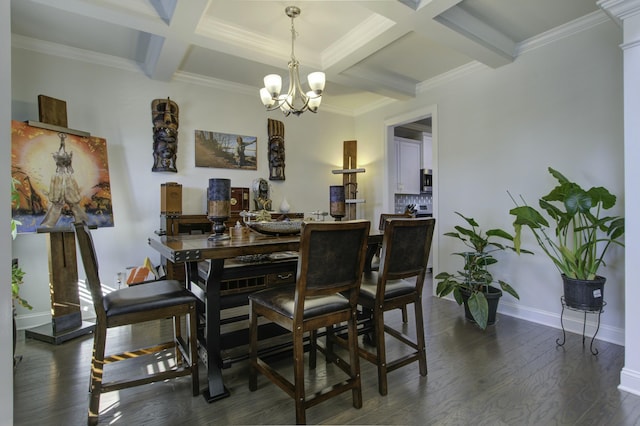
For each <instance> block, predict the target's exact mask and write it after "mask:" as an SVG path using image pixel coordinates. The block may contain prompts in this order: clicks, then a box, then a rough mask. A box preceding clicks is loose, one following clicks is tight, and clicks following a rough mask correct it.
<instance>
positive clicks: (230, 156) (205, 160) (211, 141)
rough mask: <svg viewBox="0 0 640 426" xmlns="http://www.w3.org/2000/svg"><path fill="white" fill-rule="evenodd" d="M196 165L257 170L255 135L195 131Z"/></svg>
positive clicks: (256, 141) (256, 139)
mask: <svg viewBox="0 0 640 426" xmlns="http://www.w3.org/2000/svg"><path fill="white" fill-rule="evenodd" d="M195 144H196V149H195V156H196V167H215V168H221V169H242V170H257V169H258V158H257V152H258V150H257V145H258V138H257V137H255V136H243V135H236V134H230V133H217V132H209V131H205V130H196V131H195Z"/></svg>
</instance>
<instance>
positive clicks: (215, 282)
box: [187, 259, 230, 402]
mask: <svg viewBox="0 0 640 426" xmlns="http://www.w3.org/2000/svg"><path fill="white" fill-rule="evenodd" d="M223 269H224V259H213V260H211V266H210V269H209V274H208V275H207V282H206V290H205V301H204V302H205V308H204V309H205V312H204V317H205V339H206V342H204V343H203V344H204V347H205V351H206V366H207V389H205V391H204V392H203V393H202V395H203V396H204V398H205V399H206V400H207V402H214V401H217V400H219V399H223V398H226V397H228V396H229V395H230V393H229V391H228V390H227V388H226V387H225V386H224V380H223V378H222V357H221V356H220V346H221V345H220V282H221V278H222V271H223ZM187 279H188V282H189V283H192V282H196V281H197V280H198V264H197V262H191V263H190V264H189V266H188V267H187Z"/></svg>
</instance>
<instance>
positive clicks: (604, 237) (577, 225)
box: [510, 167, 624, 311]
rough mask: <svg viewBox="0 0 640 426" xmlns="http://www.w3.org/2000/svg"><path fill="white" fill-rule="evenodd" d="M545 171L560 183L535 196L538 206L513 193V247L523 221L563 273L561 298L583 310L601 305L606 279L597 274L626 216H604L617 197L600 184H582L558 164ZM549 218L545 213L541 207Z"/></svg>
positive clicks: (620, 243)
mask: <svg viewBox="0 0 640 426" xmlns="http://www.w3.org/2000/svg"><path fill="white" fill-rule="evenodd" d="M549 173H551V175H552V176H553V177H554V178H555V179H556V180H557V181H558V185H557V186H556V187H555V188H553V189H552V190H551V192H549V194H547V195H545V196H543V197H541V198H540V200H539V201H538V204H539V206H540V209H541V210H536V209H535V208H534V207H532V206H529V205H527V203H526V202H525V201H524V199H523V198H522V197H520V199H521V201H522V203H523V205H519V204H518V202H517V201H516V200H515V199H514V198H513V197H511V198H512V199H513V201H514V203H515V204H516V207H515V208H513V209H511V211H510V213H511V214H512V215H514V216H515V221H514V222H513V226H514V229H515V236H514V237H515V239H514V247H515V248H516V250H519V248H520V242H521V233H522V227H528V228H529V229H530V230H531V232H532V233H533V236H534V237H535V239H536V241H537V242H538V245H540V248H542V250H543V251H544V252H545V254H546V255H547V256H549V258H550V259H551V260H552V261H553V263H554V265H555V266H556V268H557V269H558V271H559V272H560V274H561V275H562V279H563V287H564V303H566V305H567V306H569V307H573V308H576V309H582V310H595V311H597V310H600V309H602V306H603V290H604V289H603V287H604V283H605V281H606V279H605V278H604V277H602V276H600V275H598V271H599V269H600V267H602V266H605V261H604V256H605V253H606V252H607V250H608V249H609V248H610V247H611V246H612V245H619V246H623V247H624V244H623V243H622V242H620V241H619V239H620V237H622V235H623V234H624V218H622V217H620V216H607V215H606V214H605V213H604V211H605V210H608V209H610V208H612V207H613V206H614V205H615V203H616V196H615V195H612V194H611V193H610V192H609V191H608V190H607V189H605V188H603V187H592V188H590V189H589V190H585V189H583V188H582V187H581V186H580V185H578V184H577V183H575V182H572V181H570V180H569V179H567V178H566V177H565V176H564V175H562V174H561V173H560V172H558V171H557V170H554V169H552V168H551V167H549ZM542 212H545V213H546V216H547V217H548V218H549V219H546V218H545V216H543V213H542Z"/></svg>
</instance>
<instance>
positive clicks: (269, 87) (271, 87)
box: [260, 6, 325, 116]
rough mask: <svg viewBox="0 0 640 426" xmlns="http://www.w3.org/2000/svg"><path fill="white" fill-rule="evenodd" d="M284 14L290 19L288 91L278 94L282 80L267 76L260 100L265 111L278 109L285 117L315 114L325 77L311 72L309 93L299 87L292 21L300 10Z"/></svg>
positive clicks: (276, 75)
mask: <svg viewBox="0 0 640 426" xmlns="http://www.w3.org/2000/svg"><path fill="white" fill-rule="evenodd" d="M284 12H285V13H286V14H287V16H288V17H290V18H291V60H290V61H289V90H288V91H287V93H284V94H282V95H281V94H280V90H281V89H282V78H281V77H280V76H279V75H278V74H269V75H267V76H266V77H265V78H264V87H263V88H262V89H260V99H261V100H262V103H263V104H264V106H265V107H267V111H273V110H275V109H278V108H280V109H281V110H282V112H283V113H284V115H285V116H288V115H289V114H292V113H293V114H294V115H296V116H297V115H300V114H302V113H303V112H305V111H311V112H317V111H318V107H319V106H320V102H321V101H322V90H324V82H325V77H324V73H323V72H312V73H311V74H309V75H308V76H307V80H308V82H309V88H310V89H311V90H310V91H308V92H306V93H305V91H304V90H303V89H302V86H301V85H300V73H299V71H298V66H299V62H298V60H297V59H296V56H295V54H294V51H293V45H294V42H295V40H296V29H295V27H294V26H293V20H294V19H295V18H296V17H297V16H298V15H300V8H299V7H296V6H289V7H287V8H286V9H285V10H284Z"/></svg>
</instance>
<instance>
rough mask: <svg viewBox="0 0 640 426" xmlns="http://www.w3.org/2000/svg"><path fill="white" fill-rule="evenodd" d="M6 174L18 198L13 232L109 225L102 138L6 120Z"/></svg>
mask: <svg viewBox="0 0 640 426" xmlns="http://www.w3.org/2000/svg"><path fill="white" fill-rule="evenodd" d="M11 175H12V177H13V178H14V179H15V180H16V181H17V185H16V189H17V190H18V193H19V195H20V201H19V203H18V204H17V205H14V206H12V209H11V210H12V212H11V213H12V216H13V218H14V219H15V220H18V221H19V222H20V223H21V224H20V225H18V232H21V233H24V232H36V231H38V230H42V229H48V228H66V227H70V226H71V224H72V223H73V222H74V221H85V222H86V223H88V224H89V225H90V226H97V227H111V226H113V207H112V204H111V183H110V179H109V163H108V159H107V141H106V140H105V139H103V138H98V137H94V136H88V137H83V136H76V135H73V134H69V133H62V132H57V131H53V130H48V129H43V128H39V127H35V126H30V125H28V124H27V123H23V122H19V121H12V122H11Z"/></svg>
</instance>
